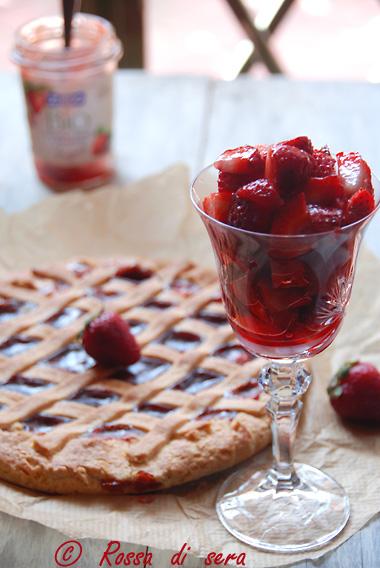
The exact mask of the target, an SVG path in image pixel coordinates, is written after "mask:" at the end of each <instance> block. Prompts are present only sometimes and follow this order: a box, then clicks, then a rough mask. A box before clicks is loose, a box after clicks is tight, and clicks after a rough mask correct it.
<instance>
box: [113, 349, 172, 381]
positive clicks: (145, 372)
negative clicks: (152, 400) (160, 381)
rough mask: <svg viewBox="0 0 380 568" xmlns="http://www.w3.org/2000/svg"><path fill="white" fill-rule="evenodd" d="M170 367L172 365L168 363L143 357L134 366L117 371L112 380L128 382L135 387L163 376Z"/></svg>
mask: <svg viewBox="0 0 380 568" xmlns="http://www.w3.org/2000/svg"><path fill="white" fill-rule="evenodd" d="M169 367H170V363H168V362H167V361H163V360H162V359H157V358H156V357H146V356H143V357H141V359H140V360H139V361H137V362H136V363H134V364H133V365H129V367H126V368H124V369H119V370H117V371H115V372H114V373H112V375H111V376H110V378H111V379H118V380H119V381H127V382H128V383H132V384H133V385H141V384H143V383H147V382H148V381H152V380H153V379H155V378H157V377H158V376H159V375H162V373H164V372H165V371H166V370H167V369H168V368H169Z"/></svg>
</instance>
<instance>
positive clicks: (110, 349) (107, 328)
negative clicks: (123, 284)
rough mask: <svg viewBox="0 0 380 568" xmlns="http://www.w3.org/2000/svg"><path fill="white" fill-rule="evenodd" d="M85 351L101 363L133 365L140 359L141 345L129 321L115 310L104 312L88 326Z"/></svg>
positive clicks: (85, 331) (84, 343)
mask: <svg viewBox="0 0 380 568" xmlns="http://www.w3.org/2000/svg"><path fill="white" fill-rule="evenodd" d="M82 343H83V347H84V349H85V351H86V352H87V353H88V354H89V355H91V357H93V358H94V359H95V361H97V362H98V363H100V364H101V365H106V366H107V365H109V366H118V365H125V366H127V365H132V363H136V361H138V360H139V359H140V347H139V345H138V343H137V341H136V339H135V338H134V336H133V335H132V333H131V331H130V329H129V325H128V324H127V322H126V321H125V320H124V319H123V318H122V317H121V316H119V314H116V313H113V312H103V313H102V314H101V315H100V316H98V317H97V318H95V319H93V320H91V321H90V323H89V324H88V325H87V326H86V328H85V330H84V332H83V337H82Z"/></svg>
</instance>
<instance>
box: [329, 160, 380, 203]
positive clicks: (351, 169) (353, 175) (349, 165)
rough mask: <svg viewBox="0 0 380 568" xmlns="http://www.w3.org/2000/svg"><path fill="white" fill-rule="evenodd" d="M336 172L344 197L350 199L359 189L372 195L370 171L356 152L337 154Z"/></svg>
mask: <svg viewBox="0 0 380 568" xmlns="http://www.w3.org/2000/svg"><path fill="white" fill-rule="evenodd" d="M336 157H337V161H338V171H339V175H340V177H341V179H342V184H343V187H344V190H345V192H346V195H347V196H348V197H350V196H351V195H353V194H354V193H355V191H358V190H359V189H367V190H368V191H369V192H370V193H372V194H373V193H374V190H373V186H372V181H371V170H370V168H369V166H368V164H367V162H366V161H365V160H363V158H362V157H361V155H360V154H359V153H358V152H338V153H337V155H336Z"/></svg>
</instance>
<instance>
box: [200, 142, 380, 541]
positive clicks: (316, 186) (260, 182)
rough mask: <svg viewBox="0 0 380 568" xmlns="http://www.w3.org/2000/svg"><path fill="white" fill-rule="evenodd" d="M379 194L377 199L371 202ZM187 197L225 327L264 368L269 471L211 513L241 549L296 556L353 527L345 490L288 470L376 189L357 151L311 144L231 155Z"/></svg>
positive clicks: (321, 476) (239, 481) (234, 484)
mask: <svg viewBox="0 0 380 568" xmlns="http://www.w3.org/2000/svg"><path fill="white" fill-rule="evenodd" d="M375 189H376V191H375ZM191 198H192V201H193V204H194V206H195V208H196V210H197V211H198V213H199V215H200V217H201V219H202V221H203V223H204V225H205V227H206V229H207V232H208V234H209V237H210V240H211V244H212V247H213V251H214V255H215V259H216V266H217V270H218V274H219V279H220V285H221V290H222V297H223V302H224V306H225V310H226V314H227V317H228V320H229V322H230V324H231V326H232V328H233V330H234V331H235V334H236V336H237V338H238V339H239V341H240V342H241V344H242V345H243V346H244V347H245V348H246V349H247V350H248V351H249V352H250V353H252V354H253V355H256V356H261V357H265V358H266V359H267V360H268V364H267V365H266V366H265V367H264V369H263V371H262V373H261V377H260V384H261V386H262V387H263V389H264V390H265V391H266V392H267V393H268V395H269V401H268V404H267V409H268V412H269V414H270V416H271V419H272V434H273V463H272V466H271V467H269V468H268V469H266V470H259V471H256V472H252V471H250V470H249V469H248V470H247V469H246V470H239V471H238V472H237V473H235V474H233V475H232V476H231V477H229V478H228V479H227V480H226V482H225V483H224V484H223V486H222V488H221V490H220V493H219V497H218V501H217V513H218V516H219V518H220V520H221V522H222V523H223V525H224V526H225V527H226V528H227V530H229V531H230V532H231V533H232V534H233V535H234V536H236V537H237V538H239V539H240V540H242V541H244V542H246V543H248V544H251V545H253V546H256V547H258V548H261V549H264V550H271V551H278V552H296V551H300V550H308V549H311V548H317V547H320V546H322V545H323V544H325V543H326V542H328V541H329V540H331V539H332V538H334V537H335V536H336V535H337V534H338V533H339V532H340V531H341V530H342V529H343V528H344V526H345V524H346V523H347V520H348V518H349V502H348V497H347V495H346V494H345V491H344V489H343V488H342V487H341V486H340V485H339V484H338V483H337V482H336V481H335V480H333V479H332V478H331V477H330V476H328V475H327V474H325V473H323V472H321V471H320V470H318V469H316V468H314V467H311V466H308V465H305V464H298V463H293V459H292V441H293V438H294V435H295V431H296V427H297V423H298V420H299V416H300V411H301V407H302V401H301V399H302V395H303V394H304V393H305V392H306V390H307V388H308V386H309V384H310V382H311V375H310V373H309V371H308V369H307V366H306V367H305V366H304V364H303V362H304V361H305V360H307V359H309V358H310V357H312V356H313V355H316V354H317V353H320V352H322V351H323V350H324V349H326V347H328V346H329V345H330V344H331V342H332V341H333V339H334V337H335V336H336V334H337V332H338V330H339V327H340V325H341V323H342V321H343V317H344V313H345V309H346V307H347V304H348V301H349V298H350V295H351V288H352V284H353V278H354V272H355V265H356V259H357V253H358V250H359V245H360V242H361V239H362V236H363V232H364V229H365V227H366V226H367V224H368V222H369V221H370V219H371V218H372V217H373V215H374V214H375V212H376V210H377V205H376V203H377V201H378V199H377V198H378V183H377V181H376V180H375V179H374V178H373V176H372V175H371V170H370V168H369V166H368V164H367V163H366V162H365V160H364V159H363V158H362V157H361V156H360V154H358V153H357V152H348V153H345V152H339V153H338V154H336V155H333V154H332V153H331V152H330V150H329V149H328V148H327V147H323V148H321V149H315V148H314V147H313V145H312V143H311V141H310V139H309V138H307V137H306V136H300V137H298V138H295V139H292V140H287V141H284V142H280V143H278V144H273V145H271V146H266V145H257V146H243V147H239V148H234V149H232V150H227V151H226V152H224V153H223V154H222V155H221V156H220V157H219V158H218V159H217V160H216V161H215V163H214V164H213V165H212V166H209V167H207V168H205V169H204V170H202V171H201V172H200V174H199V175H198V177H197V178H196V179H195V181H194V183H193V185H192V188H191Z"/></svg>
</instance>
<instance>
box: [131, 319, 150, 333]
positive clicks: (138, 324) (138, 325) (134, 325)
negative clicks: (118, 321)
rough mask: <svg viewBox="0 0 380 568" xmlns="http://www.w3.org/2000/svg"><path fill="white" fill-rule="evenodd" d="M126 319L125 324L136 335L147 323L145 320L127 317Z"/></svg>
mask: <svg viewBox="0 0 380 568" xmlns="http://www.w3.org/2000/svg"><path fill="white" fill-rule="evenodd" d="M126 321H127V324H128V325H129V329H130V330H131V332H132V333H133V334H134V335H137V334H138V333H141V332H142V331H144V329H145V328H146V326H147V325H148V324H147V323H146V322H145V321H141V320H136V319H128V320H126Z"/></svg>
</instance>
